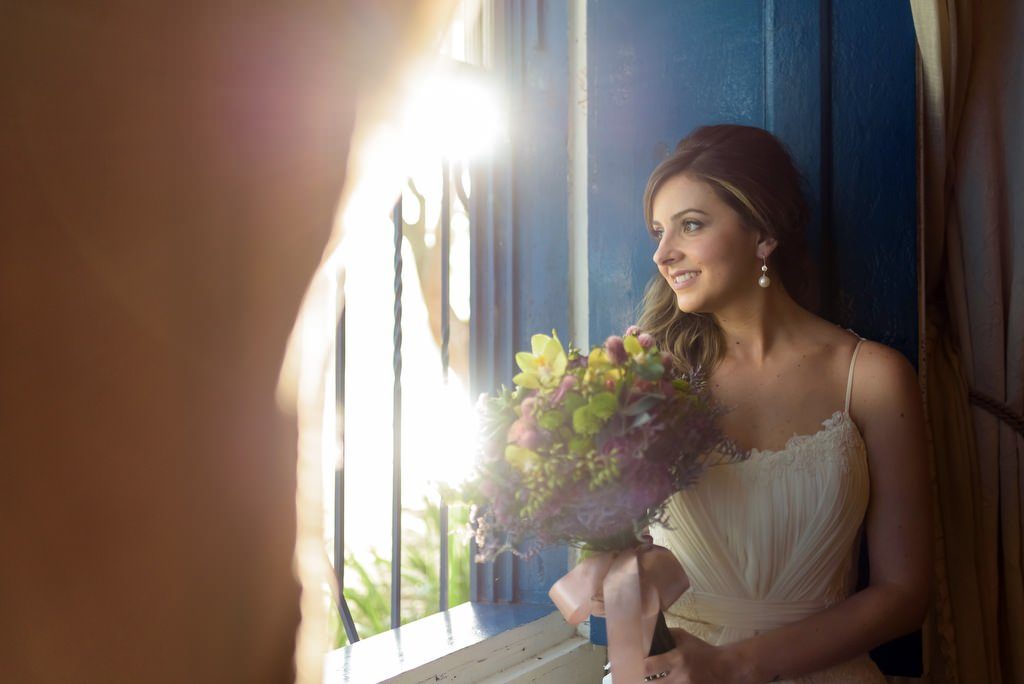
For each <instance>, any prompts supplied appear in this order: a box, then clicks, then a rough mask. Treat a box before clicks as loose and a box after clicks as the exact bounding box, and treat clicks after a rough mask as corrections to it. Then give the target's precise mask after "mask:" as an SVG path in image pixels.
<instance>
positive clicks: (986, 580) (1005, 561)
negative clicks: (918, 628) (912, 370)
mask: <svg viewBox="0 0 1024 684" xmlns="http://www.w3.org/2000/svg"><path fill="white" fill-rule="evenodd" d="M911 8H912V10H913V16H914V23H915V27H916V30H917V38H918V45H919V49H920V58H921V87H922V93H921V95H922V97H921V111H920V117H921V121H920V136H921V150H922V160H921V162H922V168H921V172H922V176H921V177H922V183H923V188H922V205H923V206H922V209H923V212H922V214H923V226H924V228H923V253H924V273H925V278H924V280H925V287H924V299H925V303H926V304H925V311H926V321H927V324H926V336H925V339H926V342H925V349H924V354H923V355H922V361H923V363H922V369H923V371H924V381H925V391H926V396H927V405H928V416H929V422H930V427H931V433H932V456H933V466H934V473H935V486H936V493H937V505H938V520H939V525H938V526H937V539H936V542H937V551H938V553H937V554H936V564H937V567H936V576H937V578H938V581H937V582H936V589H937V592H936V601H935V610H934V611H933V616H932V618H933V619H932V620H931V621H930V630H929V636H931V637H932V638H931V639H930V641H931V642H932V644H933V646H934V647H933V648H932V650H931V654H930V657H929V661H930V665H931V674H932V677H933V680H934V681H943V682H945V681H961V682H1016V681H1024V648H1022V645H1024V576H1022V568H1021V517H1022V502H1024V500H1022V489H1024V477H1022V476H1024V473H1022V472H1021V469H1020V458H1021V454H1022V453H1024V437H1022V434H1021V432H1020V430H1021V424H1022V422H1024V420H1022V419H1021V417H1020V416H1021V414H1022V413H1024V410H1022V409H1024V396H1022V395H1024V289H1022V286H1024V197H1022V193H1021V189H1022V188H1024V155H1022V154H1021V152H1022V150H1024V129H1022V127H1021V126H1020V123H1019V122H1020V121H1021V117H1022V116H1024V81H1022V77H1024V68H1022V65H1024V48H1022V46H1021V44H1020V42H1019V41H1016V42H1015V41H1014V36H1015V35H1019V34H1020V32H1021V31H1022V30H1024V4H1022V3H1019V2H1013V1H1012V0H984V1H982V0H973V1H972V0H960V1H958V0H911Z"/></svg>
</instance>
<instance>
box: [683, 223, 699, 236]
mask: <svg viewBox="0 0 1024 684" xmlns="http://www.w3.org/2000/svg"><path fill="white" fill-rule="evenodd" d="M701 225H703V224H701V222H700V221H683V232H684V233H692V232H693V231H695V230H698V229H699V228H700V227H701Z"/></svg>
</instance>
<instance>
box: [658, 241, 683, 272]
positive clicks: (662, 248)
mask: <svg viewBox="0 0 1024 684" xmlns="http://www.w3.org/2000/svg"><path fill="white" fill-rule="evenodd" d="M651 258H652V259H654V263H655V265H657V266H663V265H665V264H671V263H672V262H674V261H676V260H677V259H678V258H679V250H678V249H676V248H675V247H674V246H673V245H672V243H671V241H669V240H666V239H665V238H662V239H661V242H659V243H658V248H657V249H656V250H654V255H653V256H652V257H651Z"/></svg>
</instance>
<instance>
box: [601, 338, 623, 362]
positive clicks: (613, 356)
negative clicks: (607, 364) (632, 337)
mask: <svg viewBox="0 0 1024 684" xmlns="http://www.w3.org/2000/svg"><path fill="white" fill-rule="evenodd" d="M604 349H605V351H607V352H608V358H609V359H610V360H611V362H612V363H614V364H615V365H616V366H621V365H622V364H624V363H626V361H628V360H629V354H628V353H626V347H625V345H624V344H622V338H621V337H619V336H618V335H612V336H611V337H609V338H608V339H607V340H605V341H604Z"/></svg>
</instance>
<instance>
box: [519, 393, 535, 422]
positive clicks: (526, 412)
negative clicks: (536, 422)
mask: <svg viewBox="0 0 1024 684" xmlns="http://www.w3.org/2000/svg"><path fill="white" fill-rule="evenodd" d="M520 408H522V410H523V417H524V418H532V417H533V415H534V413H533V412H534V410H535V409H536V408H537V398H536V397H526V398H525V399H523V403H522V404H520Z"/></svg>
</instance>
